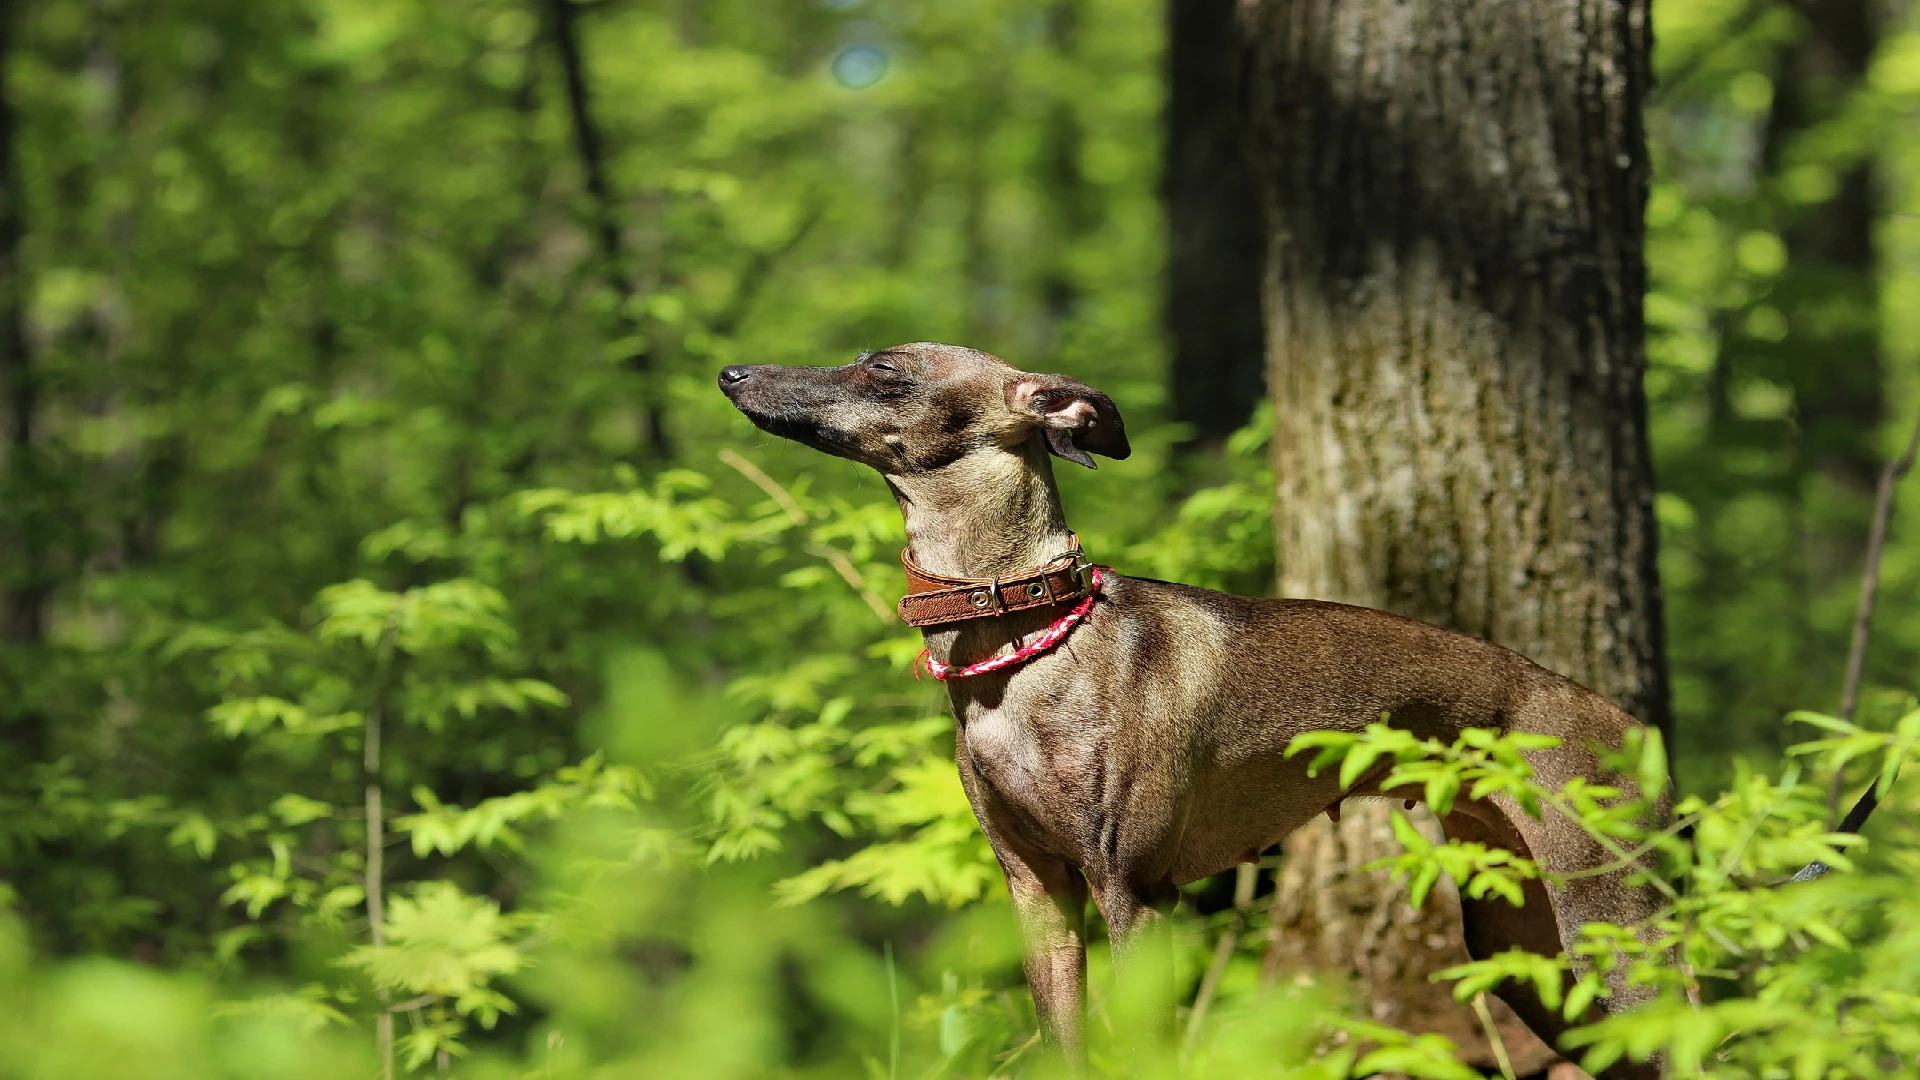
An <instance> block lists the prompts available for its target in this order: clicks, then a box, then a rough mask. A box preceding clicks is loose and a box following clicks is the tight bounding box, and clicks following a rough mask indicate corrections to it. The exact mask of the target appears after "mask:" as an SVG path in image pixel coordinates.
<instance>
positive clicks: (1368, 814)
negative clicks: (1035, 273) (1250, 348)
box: [1242, 0, 1671, 1072]
mask: <svg viewBox="0 0 1920 1080" xmlns="http://www.w3.org/2000/svg"><path fill="white" fill-rule="evenodd" d="M1242 13H1243V18H1244V19H1245V20H1246V21H1245V24H1244V32H1245V33H1246V34H1247V37H1248V40H1249V41H1250V42H1251V43H1252V47H1253V49H1254V51H1255V56H1254V59H1253V63H1252V67H1251V70H1250V72H1249V76H1250V104H1249V109H1250V113H1249V117H1248V120H1249V124H1250V131H1251V136H1252V139H1253V147H1252V151H1253V155H1252V159H1253V162H1254V167H1255V170H1256V174H1257V176H1258V178H1259V185H1260V190H1261V194H1262V200H1263V203H1264V207H1265V211H1266V214H1267V221H1268V227H1269V234H1268V244H1269V248H1268V250H1269V257H1268V260H1267V263H1266V284H1265V290H1266V330H1267V358H1268V383H1269V386H1270V387H1271V392H1272V395H1273V397H1274V402H1275V410H1276V414H1275V415H1276V422H1275V434H1274V440H1273V454H1274V464H1275V467H1276V470H1277V473H1278V476H1279V492H1278V504H1277V509H1276V518H1277V520H1276V526H1277V529H1278V535H1279V556H1280V589H1281V593H1282V595H1286V596H1303V597H1321V598H1326V599H1331V600H1340V601H1346V602H1349V603H1358V604H1365V605H1368V606H1372V607H1379V608H1385V609H1387V610H1390V611H1396V612H1400V613H1402V614H1406V615H1411V616H1414V617H1416V618H1420V619H1425V620H1427V621H1430V622H1435V623H1439V624H1441V625H1445V626H1451V627H1454V628H1456V629H1459V630H1462V631H1465V632H1467V633H1470V634H1474V635H1476V636H1478V637H1483V638H1488V639H1490V640H1493V641H1496V642H1499V643H1501V644H1503V645H1506V646H1508V647H1510V648H1513V649H1516V650H1518V651H1519V652H1522V653H1524V654H1526V655H1528V656H1530V657H1532V658H1533V659H1534V660H1536V661H1538V662H1540V663H1541V664H1544V665H1545V666H1547V667H1549V668H1552V669H1554V670H1556V671H1559V672H1562V673H1564V674H1566V675H1568V676H1570V677H1572V678H1574V679H1576V680H1578V681H1580V682H1582V683H1584V684H1586V685H1588V686H1591V687H1593V688H1594V689H1595V690H1598V691H1599V692H1601V693H1603V694H1605V695H1607V696H1608V697H1610V698H1612V699H1613V700H1614V701H1616V702H1618V703H1619V704H1620V705H1621V706H1623V707H1624V708H1626V709H1627V710H1628V711H1630V712H1632V713H1633V714H1634V715H1636V716H1638V717H1639V718H1641V719H1642V720H1644V721H1647V722H1649V723H1652V724H1655V725H1657V726H1659V727H1660V728H1662V730H1663V731H1664V730H1667V729H1668V727H1669V724H1668V716H1667V680H1666V671H1665V665H1664V642H1663V640H1662V628H1661V608H1660V592H1659V587H1658V581H1657V577H1656V573H1655V564H1654V555H1655V544H1656V535H1655V524H1654V517H1653V511H1652V500H1653V485H1652V469H1651V462H1650V455H1649V450H1648V442H1647V431H1646V406H1645V399H1644V396H1643V391H1642V387H1641V375H1642V372H1643V369H1644V357H1643V354H1642V351H1641V331H1642V314H1641V295H1642V291H1643V289H1644V282H1645V269H1644V264H1643V258H1642V250H1641V240H1642V210H1643V207H1644V203H1645V198H1646V191H1647V182H1648V169H1647V158H1646V151H1645V139H1644V136H1643V132H1642V130H1641V102H1642V100H1643V98H1644V95H1645V93H1646V90H1647V85H1648V57H1649V46H1650V40H1649V39H1650V30H1649V24H1648V18H1647V2H1646V0H1532V2H1526V3H1522V2H1519V0H1482V2H1478V3H1460V2H1459V0H1246V2H1245V3H1244V4H1243V6H1242ZM1669 742H1671V740H1670V739H1669ZM1388 811H1389V807H1388V806H1387V805H1384V804H1378V803H1376V804H1373V805H1371V806H1365V805H1356V806H1353V807H1350V808H1349V809H1348V810H1347V812H1346V814H1345V819H1344V821H1343V822H1342V823H1341V824H1340V825H1339V826H1337V827H1335V826H1330V825H1329V824H1328V823H1327V822H1325V821H1320V822H1316V823H1315V824H1314V825H1313V826H1311V827H1309V828H1307V829H1305V830H1303V831H1302V832H1301V833H1299V834H1296V835H1295V836H1294V837H1293V838H1292V839H1290V840H1289V841H1288V843H1287V849H1286V850H1287V861H1286V865H1285V868H1284V869H1283V871H1282V874H1281V879H1280V882H1279V890H1278V892H1277V894H1276V897H1275V901H1274V908H1273V911H1274V916H1275V918H1274V930H1273V933H1274V938H1273V942H1272V947H1271V949H1270V953H1269V956H1268V967H1269V970H1270V971H1271V972H1274V973H1277V972H1278V971H1279V970H1280V969H1283V968H1294V967H1296V966H1299V965H1307V966H1312V967H1319V968H1347V969H1350V970H1352V971H1353V972H1354V974H1355V975H1356V976H1357V977H1358V979H1359V982H1360V984H1361V989H1362V990H1363V991H1364V992H1365V993H1366V994H1367V995H1368V999H1369V1001H1370V1002H1371V1003H1372V1006H1373V1011H1374V1015H1375V1016H1376V1017H1377V1018H1379V1019H1381V1020H1383V1021H1385V1022H1388V1023H1393V1024H1396V1025H1400V1026H1403V1027H1406V1028H1410V1029H1424V1030H1438V1031H1442V1032H1443V1033H1445V1034H1448V1035H1449V1036H1451V1037H1453V1038H1455V1039H1456V1041H1458V1042H1460V1043H1462V1044H1463V1046H1464V1047H1465V1048H1466V1051H1465V1052H1466V1055H1467V1056H1468V1058H1469V1059H1470V1060H1473V1061H1474V1062H1475V1063H1476V1064H1482V1065H1488V1066H1490V1065H1492V1064H1493V1057H1492V1055H1491V1053H1490V1051H1489V1047H1488V1045H1487V1042H1486V1040H1484V1039H1483V1038H1481V1037H1479V1036H1478V1034H1477V1033H1478V1031H1479V1029H1480V1025H1479V1024H1478V1022H1477V1019H1476V1018H1475V1017H1474V1016H1473V1014H1472V1012H1471V1011H1470V1010H1469V1009H1468V1008H1467V1007H1466V1006H1461V1005H1457V1004H1455V1003H1453V1002H1452V1001H1451V999H1450V997H1449V996H1448V992H1447V990H1446V988H1444V987H1438V986H1433V985H1431V984H1430V983H1428V981H1427V976H1428V975H1429V974H1430V973H1431V972H1433V971H1436V970H1439V969H1440V968H1442V967H1445V966H1448V965H1450V964H1453V963H1457V962H1460V961H1462V960H1464V959H1465V952H1464V949H1463V947H1462V946H1461V944H1460V941H1459V927H1458V914H1457V901H1456V900H1454V899H1452V898H1450V897H1447V896H1441V897H1440V898H1439V899H1438V901H1437V902H1430V903H1429V904H1428V905H1427V907H1426V909H1425V910H1422V911H1414V910H1412V909H1411V908H1410V907H1409V905H1408V904H1407V903H1406V901H1405V899H1404V893H1403V891H1402V890H1401V889H1400V888H1399V887H1398V886H1397V885H1395V884H1394V883H1393V882H1391V881H1390V880H1389V879H1388V878H1386V877H1385V876H1384V875H1381V874H1377V873H1369V872H1365V871H1362V870H1360V869H1359V867H1360V866H1361V865H1362V864H1364V863H1365V862H1366V861H1368V860H1369V859H1372V858H1376V857H1378V856H1379V855H1381V854H1384V853H1385V851H1386V850H1388V847H1389V846H1390V845H1391V843H1392V841H1391V839H1390V838H1389V837H1388V833H1387V825H1386V823H1387V820H1388ZM1427 824H1428V825H1429V826H1431V825H1432V822H1431V821H1430V820H1429V821H1428V822H1427ZM1502 1015H1503V1016H1504V1017H1505V1019H1504V1020H1503V1021H1502V1028H1503V1038H1504V1041H1505V1042H1506V1044H1507V1049H1508V1051H1509V1052H1510V1053H1512V1055H1513V1057H1514V1059H1515V1060H1514V1066H1515V1068H1516V1069H1518V1070H1520V1071H1523V1072H1524V1071H1530V1070H1532V1069H1536V1068H1539V1067H1541V1066H1542V1065H1544V1063H1545V1062H1546V1060H1548V1059H1549V1055H1548V1054H1547V1052H1546V1050H1545V1048H1544V1047H1542V1046H1540V1045H1539V1044H1538V1043H1537V1042H1534V1041H1532V1040H1530V1039H1527V1038H1523V1037H1522V1036H1521V1034H1520V1032H1521V1029H1520V1027H1519V1025H1518V1023H1517V1021H1515V1020H1514V1019H1513V1018H1512V1016H1511V1014H1510V1013H1506V1012H1505V1011H1504V1010H1502Z"/></svg>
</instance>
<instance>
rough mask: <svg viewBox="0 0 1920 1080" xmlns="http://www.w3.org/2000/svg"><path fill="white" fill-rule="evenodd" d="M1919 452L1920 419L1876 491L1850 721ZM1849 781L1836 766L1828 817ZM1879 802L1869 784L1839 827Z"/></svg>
mask: <svg viewBox="0 0 1920 1080" xmlns="http://www.w3.org/2000/svg"><path fill="white" fill-rule="evenodd" d="M1917 452H1920V421H1916V422H1915V423H1914V426H1913V434H1912V435H1911V436H1910V437H1909V438H1908V439H1907V452H1906V453H1904V454H1902V455H1900V456H1899V457H1898V458H1895V459H1893V460H1891V461H1889V462H1887V464H1886V467H1885V468H1883V469H1881V470H1880V487H1879V490H1878V491H1876V492H1875V493H1874V497H1873V527H1872V529H1871V530H1870V531H1869V532H1868V533H1867V569H1866V573H1865V574H1863V575H1862V576H1861V578H1860V608H1859V610H1858V611H1857V612H1855V613H1854V616H1853V644H1852V646H1851V648H1849V649H1848V651H1847V677H1846V681H1845V682H1844V683H1842V684H1841V686H1840V719H1841V720H1844V721H1846V722H1848V723H1851V722H1852V721H1853V710H1854V708H1855V706H1856V705H1858V704H1859V700H1860V675H1861V671H1862V670H1863V669H1864V668H1865V666H1866V662H1867V632H1868V630H1869V629H1870V628H1871V626H1872V623H1873V599H1874V594H1875V593H1876V592H1878V591H1879V589H1880V556H1881V555H1882V554H1883V553H1884V551H1885V549H1886V542H1887V523H1888V521H1889V520H1890V519H1891V518H1892V517H1893V489H1894V485H1896V484H1898V483H1899V482H1900V478H1901V477H1903V476H1905V475H1907V471H1908V470H1910V469H1912V468H1913V460H1914V455H1915V454H1916V453H1917ZM1846 782H1847V778H1846V770H1845V769H1836V770H1835V771H1834V774H1833V783H1832V786H1830V787H1829V788H1828V789H1827V818H1828V820H1832V818H1833V816H1834V814H1836V813H1837V812H1838V811H1839V809H1840V794H1841V792H1842V791H1844V790H1845V787H1846ZM1878 802H1879V796H1878V795H1876V794H1875V792H1874V788H1873V787H1868V788H1867V793H1866V794H1865V795H1862V796H1861V797H1860V801H1859V802H1857V803H1855V804H1854V806H1853V809H1852V810H1851V811H1849V812H1848V814H1847V818H1846V822H1844V823H1842V824H1841V826H1840V831H1841V832H1858V831H1859V829H1860V826H1862V825H1864V824H1866V821H1867V815H1868V814H1871V813H1873V808H1874V806H1875V805H1877V804H1878ZM1809 869H1811V868H1809ZM1815 876H1816V877H1817V876H1818V875H1815Z"/></svg>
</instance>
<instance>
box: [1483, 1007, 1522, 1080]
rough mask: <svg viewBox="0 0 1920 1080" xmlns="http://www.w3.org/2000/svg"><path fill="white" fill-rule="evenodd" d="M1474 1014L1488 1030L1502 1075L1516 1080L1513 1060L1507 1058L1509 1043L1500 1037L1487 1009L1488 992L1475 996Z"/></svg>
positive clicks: (1494, 1058) (1495, 1058)
mask: <svg viewBox="0 0 1920 1080" xmlns="http://www.w3.org/2000/svg"><path fill="white" fill-rule="evenodd" d="M1473 1014H1474V1015H1475V1016H1478V1017H1479V1018H1480V1026H1481V1027H1483V1028H1485V1029H1486V1032H1487V1043H1488V1044H1489V1045H1491V1046H1492V1047H1493V1060H1495V1061H1497V1062H1499V1063H1500V1075H1501V1076H1503V1077H1505V1078H1506V1080H1515V1078H1514V1075H1513V1059H1511V1058H1509V1057H1507V1043H1506V1040H1505V1039H1502V1038H1501V1037H1500V1029H1499V1028H1497V1027H1495V1026H1494V1024H1493V1013H1492V1012H1490V1011H1489V1010H1488V1009H1487V994H1486V991H1484V990H1483V991H1481V992H1480V993H1478V994H1475V995H1473Z"/></svg>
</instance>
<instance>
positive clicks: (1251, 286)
mask: <svg viewBox="0 0 1920 1080" xmlns="http://www.w3.org/2000/svg"><path fill="white" fill-rule="evenodd" d="M1234 3H1235V0H1168V3H1167V61H1166V78H1167V105H1166V111H1165V114H1164V124H1165V132H1166V149H1165V151H1164V166H1163V167H1164V172H1163V175H1162V176H1161V193H1160V194H1161V203H1162V205H1163V207H1164V208H1165V211H1166V221H1167V292H1166V322H1167V333H1168V335H1169V336H1170V337H1171V338H1172V345H1173V366H1172V371H1171V386H1170V394H1169V396H1170V399H1171V407H1172V412H1173V418H1174V419H1175V420H1179V421H1181V422H1183V423H1186V424H1190V425H1192V427H1193V432H1194V438H1193V441H1194V443H1195V444H1198V445H1200V446H1209V445H1213V446H1217V445H1219V444H1220V443H1221V442H1222V441H1224V440H1225V439H1226V437H1227V436H1228V435H1231V434H1233V433H1234V432H1235V431H1236V430H1238V429H1239V428H1240V427H1241V426H1242V425H1244V424H1245V423H1246V422H1247V421H1248V420H1249V419H1250V418H1251V417H1252V416H1253V410H1254V406H1255V405H1256V404H1257V403H1258V402H1259V400H1260V397H1261V395H1262V394H1263V393H1264V392H1265V390H1266V371H1265V358H1264V356H1263V343H1262V338H1263V335H1264V329H1263V327H1262V326H1261V318H1260V279H1261V277H1262V276H1263V274H1264V269H1263V266H1264V260H1265V258H1266V253H1265V245H1264V237H1263V235H1262V230H1261V228H1260V207H1259V202H1258V200H1257V199H1256V197H1255V195H1254V188H1253V175H1252V169H1251V167H1250V166H1249V165H1248V162H1247V158H1246V153H1245V151H1244V149H1243V147H1242V145H1241V131H1242V124H1241V117H1240V98H1241V90H1242V76H1243V72H1242V65H1241V59H1242V56H1243V53H1244V50H1245V44H1244V43H1243V42H1242V40H1241V38H1240V34H1239V29H1238V26H1237V25H1236V23H1235V20H1234Z"/></svg>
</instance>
